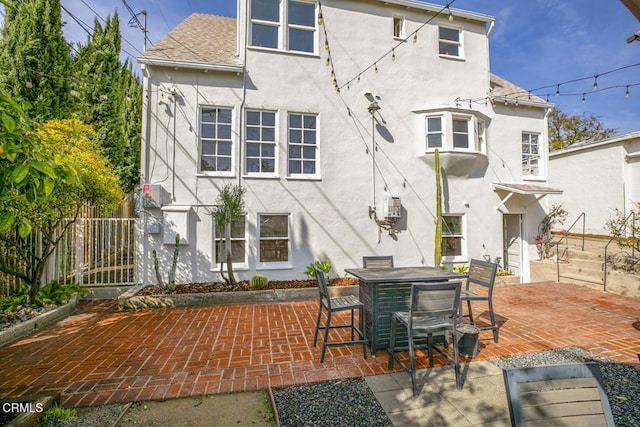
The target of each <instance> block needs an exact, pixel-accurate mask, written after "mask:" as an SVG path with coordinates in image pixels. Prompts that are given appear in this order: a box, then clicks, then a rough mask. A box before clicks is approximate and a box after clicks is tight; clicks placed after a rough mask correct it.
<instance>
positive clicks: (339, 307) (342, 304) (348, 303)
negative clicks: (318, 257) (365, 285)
mask: <svg viewBox="0 0 640 427" xmlns="http://www.w3.org/2000/svg"><path fill="white" fill-rule="evenodd" d="M313 268H314V270H315V274H316V282H317V283H318V290H319V291H320V307H319V309H318V320H317V321H316V332H315V335H314V337H313V346H314V347H315V346H316V344H317V342H318V332H319V331H320V329H324V340H323V342H322V353H321V355H320V363H324V354H325V352H326V350H327V347H329V346H337V345H347V344H362V353H363V355H364V358H365V359H366V358H367V336H366V328H365V325H366V322H365V310H364V304H363V303H362V302H360V301H359V300H358V299H357V298H356V297H354V296H353V295H347V296H342V297H334V298H331V296H330V294H329V288H328V286H327V278H326V276H325V274H324V272H323V271H321V270H319V269H318V268H317V267H315V266H314V267H313ZM323 308H324V309H325V310H326V311H327V321H326V323H325V325H324V326H321V325H320V319H321V317H322V309H323ZM347 310H348V311H351V323H350V324H340V325H332V324H331V320H332V314H333V313H336V312H338V311H347ZM355 310H359V311H360V313H359V319H360V326H356V325H355V316H354V312H355ZM336 328H350V329H351V341H336V342H329V329H336ZM356 332H357V333H358V337H359V338H358V339H356V337H355V333H356Z"/></svg>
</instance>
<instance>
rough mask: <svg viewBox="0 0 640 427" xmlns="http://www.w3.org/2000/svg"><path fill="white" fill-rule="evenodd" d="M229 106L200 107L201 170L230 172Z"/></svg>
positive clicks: (231, 143) (230, 115) (231, 145)
mask: <svg viewBox="0 0 640 427" xmlns="http://www.w3.org/2000/svg"><path fill="white" fill-rule="evenodd" d="M231 113H232V111H231V109H230V108H220V107H202V108H201V112H200V167H199V170H200V171H201V172H231V168H232V164H233V162H232V153H233V150H232V148H233V141H232V139H231V118H232V114H231Z"/></svg>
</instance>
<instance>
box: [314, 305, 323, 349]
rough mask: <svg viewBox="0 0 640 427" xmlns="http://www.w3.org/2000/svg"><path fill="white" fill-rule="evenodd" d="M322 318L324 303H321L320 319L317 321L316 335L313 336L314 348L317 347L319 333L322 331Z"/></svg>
mask: <svg viewBox="0 0 640 427" xmlns="http://www.w3.org/2000/svg"><path fill="white" fill-rule="evenodd" d="M321 316H322V303H320V308H319V309H318V319H317V320H316V333H315V334H314V335H313V346H314V347H315V346H316V344H317V343H318V331H319V330H320V317H321Z"/></svg>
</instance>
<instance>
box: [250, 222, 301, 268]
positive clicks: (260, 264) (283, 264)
mask: <svg viewBox="0 0 640 427" xmlns="http://www.w3.org/2000/svg"><path fill="white" fill-rule="evenodd" d="M264 216H286V217H287V237H286V239H287V254H288V256H287V260H286V261H262V260H261V251H262V246H261V245H262V241H263V240H280V239H283V238H284V237H282V236H271V237H264V238H263V237H262V236H261V233H262V231H261V223H262V217H264ZM291 225H292V224H291V213H288V212H260V213H258V223H257V235H256V240H257V246H258V247H257V254H256V269H260V270H270V269H282V268H292V267H293V257H292V255H293V254H292V252H291V249H292V245H291V240H292V238H291Z"/></svg>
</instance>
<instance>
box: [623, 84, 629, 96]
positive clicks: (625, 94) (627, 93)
mask: <svg viewBox="0 0 640 427" xmlns="http://www.w3.org/2000/svg"><path fill="white" fill-rule="evenodd" d="M624 96H625V97H627V98H628V97H629V86H627V91H626V92H625V93H624Z"/></svg>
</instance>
